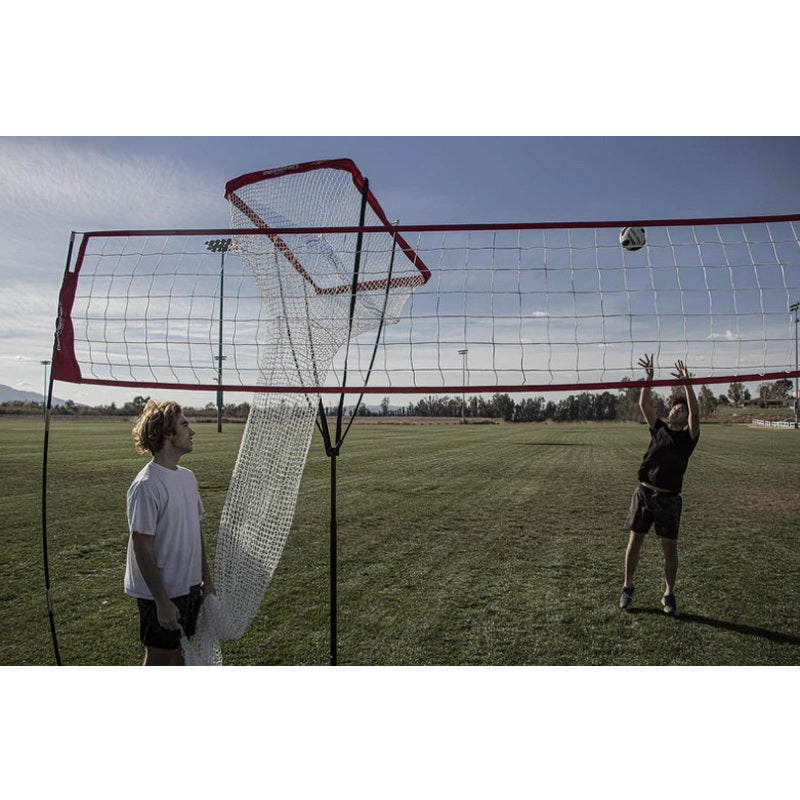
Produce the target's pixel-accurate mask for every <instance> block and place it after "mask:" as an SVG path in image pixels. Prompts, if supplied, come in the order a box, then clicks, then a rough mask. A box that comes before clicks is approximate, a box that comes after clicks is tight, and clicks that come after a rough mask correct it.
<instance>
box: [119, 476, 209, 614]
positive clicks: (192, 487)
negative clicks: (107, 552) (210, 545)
mask: <svg viewBox="0 0 800 800" xmlns="http://www.w3.org/2000/svg"><path fill="white" fill-rule="evenodd" d="M204 510H205V509H204V508H203V503H202V501H201V500H200V492H199V491H198V488H197V478H195V476H194V473H193V472H192V471H191V470H189V469H186V468H185V467H178V468H177V469H169V468H168V467H162V466H160V465H159V464H156V463H155V462H154V461H151V462H150V463H149V464H147V465H146V466H145V467H144V469H142V471H141V472H140V473H139V474H138V475H137V476H136V478H135V479H134V481H133V483H132V484H131V487H130V489H128V528H129V529H130V532H131V536H130V538H129V539H128V557H127V564H126V568H125V594H128V595H130V596H131V597H140V598H143V599H152V598H153V594H152V592H151V591H150V589H149V588H148V586H147V584H146V583H145V580H144V578H143V577H142V573H141V572H140V571H139V565H138V564H137V563H136V556H135V555H134V552H133V535H132V534H133V532H134V531H136V533H141V534H144V535H145V536H155V541H154V542H153V554H154V556H155V559H156V565H157V566H158V568H159V570H160V572H161V580H162V582H163V583H164V589H165V590H166V592H167V594H168V595H169V596H170V597H181V596H182V595H185V594H188V593H189V588H190V587H191V586H196V585H197V584H198V583H200V582H201V581H202V579H203V559H202V540H201V538H200V519H201V518H202V516H203V513H204Z"/></svg>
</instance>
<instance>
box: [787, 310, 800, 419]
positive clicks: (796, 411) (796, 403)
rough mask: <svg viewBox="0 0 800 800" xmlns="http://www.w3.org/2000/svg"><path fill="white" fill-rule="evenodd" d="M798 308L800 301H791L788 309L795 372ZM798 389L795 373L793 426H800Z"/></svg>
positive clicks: (799, 352)
mask: <svg viewBox="0 0 800 800" xmlns="http://www.w3.org/2000/svg"><path fill="white" fill-rule="evenodd" d="M798 309H800V303H792V304H791V305H790V306H789V311H794V371H795V373H797V372H798V362H799V361H800V349H799V346H798V342H797V326H798V323H800V314H799V313H798ZM797 389H798V377H797V375H796V374H795V376H794V427H795V428H796V429H797V428H800V396H798V393H797Z"/></svg>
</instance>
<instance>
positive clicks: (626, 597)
mask: <svg viewBox="0 0 800 800" xmlns="http://www.w3.org/2000/svg"><path fill="white" fill-rule="evenodd" d="M633 591H634V589H633V586H631V587H630V589H629V588H628V587H627V586H623V587H622V594H621V595H620V596H619V607H620V608H629V607H630V605H631V604H632V603H633Z"/></svg>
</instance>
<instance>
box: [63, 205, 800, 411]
mask: <svg viewBox="0 0 800 800" xmlns="http://www.w3.org/2000/svg"><path fill="white" fill-rule="evenodd" d="M350 212H351V213H354V214H355V215H356V216H357V210H356V211H353V210H352V209H350ZM237 213H238V212H237ZM242 221H244V220H242ZM248 224H252V223H249V220H248ZM797 224H798V223H797V222H795V221H785V220H781V221H764V222H757V223H745V224H741V223H727V224H726V223H719V224H705V225H689V224H686V225H662V226H659V225H649V226H648V228H647V238H648V243H647V245H646V246H645V247H644V248H643V249H642V250H640V251H638V252H634V253H629V252H626V251H624V250H623V249H622V248H621V247H620V246H619V243H618V241H617V234H618V232H617V229H616V228H605V227H595V228H577V227H576V228H564V229H555V228H553V229H538V228H535V229H526V228H524V227H521V228H519V229H516V230H456V231H453V230H441V231H437V230H424V231H419V232H414V231H410V232H405V233H404V234H403V235H404V236H405V237H406V239H407V240H408V242H409V245H410V247H409V248H408V252H411V251H413V255H409V254H408V252H407V251H406V250H404V249H403V248H402V247H398V246H397V244H396V243H395V242H394V241H393V239H392V237H391V236H389V235H388V234H383V235H380V236H378V235H377V234H369V235H366V236H365V237H364V242H363V254H362V270H363V271H362V279H361V282H362V283H368V284H374V285H375V287H376V288H373V289H372V291H369V292H366V293H365V294H364V295H363V297H364V300H363V302H360V303H359V305H358V307H357V308H356V309H355V319H354V335H353V337H352V338H351V340H350V342H349V346H348V348H347V349H342V350H340V351H339V352H338V353H337V354H336V355H335V356H334V360H333V363H332V365H331V368H330V369H329V370H328V371H327V374H326V375H325V376H324V377H323V374H322V372H320V373H319V375H318V376H317V378H318V379H319V381H320V386H321V387H322V388H323V389H333V388H336V387H338V386H340V385H341V381H342V377H343V366H344V360H345V356H347V359H348V370H349V373H348V384H349V385H351V386H354V387H357V386H360V385H363V384H364V382H365V380H366V375H367V371H368V368H369V365H370V364H371V363H372V358H373V351H374V344H375V335H374V333H372V332H366V333H364V332H363V331H362V328H361V327H360V326H361V324H362V323H361V317H362V315H363V316H364V319H365V320H366V322H365V324H366V325H367V327H366V329H364V330H367V331H369V329H370V326H371V325H373V324H374V323H373V322H372V318H373V317H374V313H375V311H376V310H377V309H378V308H379V307H380V305H381V303H382V301H383V288H381V287H382V285H383V284H382V283H381V280H380V276H381V275H384V274H385V273H386V271H387V270H388V269H389V265H390V263H391V260H392V255H393V254H394V263H393V275H394V286H395V288H394V289H393V290H392V291H393V292H394V291H395V289H397V290H398V291H402V290H403V289H405V288H409V287H410V286H412V285H414V281H416V282H417V284H419V283H420V275H421V272H420V265H421V264H422V263H423V262H424V265H426V266H427V267H428V268H429V269H430V273H431V277H430V279H429V280H428V281H427V283H425V284H424V285H419V287H418V288H417V289H416V290H415V291H414V292H413V294H412V296H411V300H410V302H409V303H408V304H407V306H405V307H404V308H403V312H402V314H399V315H398V314H397V312H392V310H391V308H390V313H389V315H390V316H394V317H395V319H397V320H398V324H396V325H394V326H392V327H391V328H390V329H387V330H386V331H385V332H384V336H383V337H382V339H381V342H380V347H379V349H378V353H377V357H376V358H375V361H374V365H373V369H372V375H371V379H370V382H369V387H368V390H369V391H372V392H380V393H382V394H386V395H392V394H393V393H406V394H409V393H420V394H425V393H429V392H433V393H436V392H439V393H445V392H456V391H459V390H460V388H461V387H462V384H463V383H466V389H467V390H469V391H473V392H477V391H479V390H485V391H497V390H505V391H525V390H529V391H537V392H538V391H546V390H548V389H559V388H561V387H564V386H566V387H568V388H572V387H573V386H577V385H587V386H588V385H591V384H603V385H607V386H613V385H615V384H618V383H619V382H620V381H623V380H625V379H627V378H631V377H634V378H636V377H640V370H639V369H638V368H637V366H636V363H637V360H638V358H639V357H640V356H641V354H642V353H644V352H648V353H649V352H653V353H655V354H656V363H657V364H660V365H662V366H671V364H672V363H673V362H674V361H675V360H676V359H678V358H681V359H684V360H685V361H686V362H687V363H688V364H689V365H690V367H691V369H692V371H693V372H694V373H695V375H696V376H698V378H702V379H703V380H705V381H707V382H709V383H714V382H722V381H727V380H729V379H730V377H729V376H737V375H745V374H750V375H760V374H769V373H776V372H782V371H785V370H788V369H791V368H792V367H793V365H794V352H793V347H794V342H793V329H792V325H791V321H790V316H789V313H788V306H789V304H790V303H791V302H794V301H796V300H797V297H798V295H800V245H799V244H798V229H797ZM208 238H209V237H208V235H206V236H205V237H200V236H190V235H185V236H181V235H173V236H134V235H131V236H127V237H109V236H102V235H97V236H92V237H90V238H89V241H88V244H87V247H86V252H85V254H84V255H83V259H82V262H81V266H80V281H79V283H78V285H77V292H76V295H75V302H74V306H73V308H72V314H71V316H70V317H69V318H68V319H69V321H70V323H71V325H72V326H73V329H74V362H75V365H76V367H75V369H73V370H72V372H71V373H69V372H68V371H66V372H65V370H64V368H63V367H64V363H63V361H62V363H59V361H58V356H57V361H56V364H55V366H54V369H55V373H54V374H55V377H56V378H57V379H61V380H83V381H96V382H99V383H125V384H130V385H142V386H148V385H151V386H152V385H159V386H174V387H176V388H181V387H204V388H207V389H213V388H215V387H216V384H217V363H218V362H217V361H216V358H217V340H218V328H219V308H218V307H219V292H220V280H219V272H220V269H219V267H220V257H219V255H215V254H213V253H210V252H208V251H207V250H206V247H205V240H206V239H208ZM280 241H281V243H282V244H281V245H280V247H279V246H277V245H276V244H275V243H274V242H273V241H272V240H271V239H270V238H269V237H267V236H266V235H264V236H248V237H242V239H241V240H237V247H238V248H240V249H234V250H233V251H230V252H228V253H227V254H226V258H225V288H224V295H225V297H224V300H225V311H224V353H225V361H224V376H223V383H224V384H225V386H226V388H229V389H236V388H241V387H257V386H259V385H262V386H263V385H264V383H263V376H262V371H261V365H260V359H261V349H262V347H263V343H264V342H271V345H272V347H273V348H274V349H275V350H276V351H277V349H279V348H282V349H284V350H285V351H286V352H285V353H284V354H282V355H281V356H280V357H279V358H278V361H279V363H282V364H284V365H285V367H284V370H285V371H284V372H280V371H278V372H273V373H272V376H273V377H272V379H273V380H274V381H275V382H276V383H275V388H280V387H287V386H288V387H291V386H293V385H295V384H294V382H293V379H292V377H291V375H292V373H293V371H294V370H295V365H294V363H293V361H292V359H293V357H294V356H292V354H291V351H292V347H293V342H292V336H299V337H301V338H302V339H303V341H304V346H308V347H312V346H313V340H314V337H315V336H317V335H318V333H323V332H324V331H325V330H326V329H328V328H333V329H336V328H337V326H340V325H341V322H340V319H339V316H338V315H340V314H341V310H342V307H343V305H344V306H347V303H348V302H349V285H348V281H347V275H346V274H345V273H346V270H347V265H348V264H352V263H353V260H354V257H355V250H356V234H355V233H352V234H321V233H312V234H284V235H281V236H280ZM281 248H285V249H287V250H288V251H289V252H291V253H292V254H293V257H294V258H295V260H296V261H297V262H299V263H301V264H305V265H310V266H312V267H316V266H317V265H320V266H321V265H324V266H325V270H324V274H321V275H318V276H317V277H316V280H317V281H318V283H317V284H313V283H311V281H310V280H309V279H308V278H305V277H304V276H302V274H301V273H300V272H298V270H297V268H296V265H292V264H291V262H289V261H288V260H287V259H286V258H285V257H283V256H282V255H281V252H282V250H281ZM260 252H263V253H271V256H269V257H271V258H273V259H278V260H280V259H281V258H282V259H283V261H284V262H285V263H284V265H283V266H284V267H285V269H282V270H280V271H279V272H278V273H277V274H276V275H275V277H274V279H270V280H272V283H271V284H270V285H268V286H267V285H261V286H259V285H257V284H256V282H255V281H254V280H253V275H252V273H251V272H250V270H249V268H248V266H247V264H246V263H245V260H244V259H245V256H246V255H247V254H248V253H250V254H251V255H247V258H250V257H257V256H256V254H258V253H260ZM384 283H385V282H384ZM262 295H263V296H265V297H268V298H270V299H269V301H266V300H265V301H264V302H263V303H262ZM312 296H313V298H314V304H313V314H312V313H311V311H310V306H309V308H306V299H305V298H306V297H309V298H311V297H312ZM361 297H362V295H361V294H359V299H360V300H361ZM367 297H369V299H366V298H367ZM279 298H282V299H280V300H279ZM282 303H286V304H287V308H286V309H284V308H283V306H282ZM289 306H292V308H293V309H294V310H291V309H290V308H289ZM348 310H349V309H348ZM285 314H290V315H292V316H293V320H294V321H293V322H292V327H291V329H290V328H289V327H288V326H283V327H282V326H281V325H280V324H279V323H278V322H277V320H276V318H278V317H280V316H282V315H285ZM306 321H307V323H308V324H307V325H306ZM304 325H306V327H303V326H304ZM275 329H277V330H278V331H283V335H282V336H280V337H279V338H278V340H275V341H273V339H272V337H273V336H274V335H275V334H274V330H275ZM290 330H291V331H293V332H291V333H290ZM65 344H67V345H68V344H69V343H68V342H65ZM67 349H68V348H67ZM462 349H468V350H469V355H468V363H467V367H468V368H467V370H466V372H464V371H463V369H462V368H463V359H462V357H461V356H460V355H459V350H462ZM71 353H72V351H70V354H71ZM275 355H276V357H277V352H276V353H275ZM311 374H313V373H311Z"/></svg>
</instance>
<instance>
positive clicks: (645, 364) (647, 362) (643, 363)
mask: <svg viewBox="0 0 800 800" xmlns="http://www.w3.org/2000/svg"><path fill="white" fill-rule="evenodd" d="M639 366H640V367H641V368H642V369H643V370H644V371H645V372H646V373H647V378H648V380H652V378H653V356H652V355H649V356H648V355H645V356H644V357H643V358H640V359H639Z"/></svg>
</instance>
